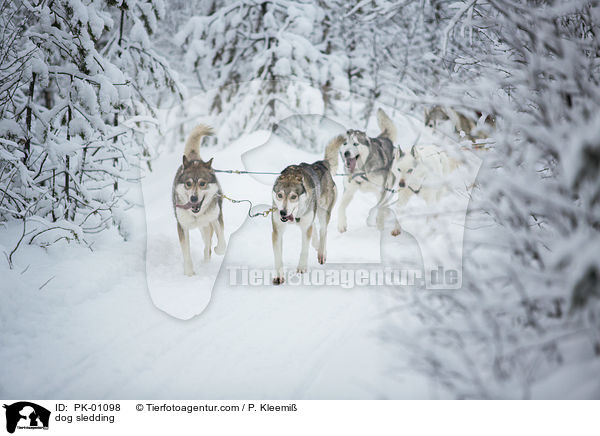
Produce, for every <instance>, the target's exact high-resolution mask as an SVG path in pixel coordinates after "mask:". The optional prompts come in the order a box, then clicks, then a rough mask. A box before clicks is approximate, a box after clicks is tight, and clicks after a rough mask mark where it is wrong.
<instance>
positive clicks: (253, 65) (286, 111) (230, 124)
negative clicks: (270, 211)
mask: <svg viewBox="0 0 600 436" xmlns="http://www.w3.org/2000/svg"><path fill="white" fill-rule="evenodd" d="M202 12H203V13H204V15H196V16H194V17H192V18H190V19H189V20H188V21H187V23H185V24H184V25H183V26H182V27H181V30H180V31H179V32H178V33H177V35H176V36H175V43H176V45H178V46H181V47H182V48H183V53H184V56H185V60H186V66H187V69H188V70H189V71H191V72H193V73H194V74H195V75H196V77H197V80H198V83H199V84H200V86H201V88H202V89H203V90H204V91H212V92H211V102H210V105H209V106H210V113H212V114H215V115H219V120H220V122H219V123H217V124H218V125H219V129H220V135H219V136H220V137H221V138H222V139H224V140H227V139H231V138H234V137H237V136H238V135H239V134H240V133H241V132H243V131H244V130H251V129H256V128H264V127H270V126H272V125H273V123H274V122H275V121H276V120H280V119H282V118H285V117H286V116H289V115H293V114H296V113H320V112H322V111H323V104H324V103H323V97H322V96H321V95H319V92H317V95H316V96H315V95H314V91H313V92H311V91H310V90H309V89H310V88H311V87H312V88H314V89H317V90H320V89H321V88H323V87H324V86H325V84H326V83H327V82H329V83H331V82H333V81H334V80H335V78H336V77H339V76H340V73H342V70H341V69H340V67H339V62H334V61H333V58H334V55H333V54H332V53H330V52H328V50H327V44H326V43H325V39H326V27H327V25H326V24H324V22H327V17H326V14H325V11H324V8H323V7H322V6H321V5H320V4H318V3H309V2H301V1H278V2H270V1H265V2H245V1H242V2H236V3H233V4H228V3H227V2H218V1H213V2H211V3H210V5H209V7H206V5H205V10H203V11H202ZM328 13H329V14H331V13H332V11H328ZM252 81H253V82H252Z"/></svg>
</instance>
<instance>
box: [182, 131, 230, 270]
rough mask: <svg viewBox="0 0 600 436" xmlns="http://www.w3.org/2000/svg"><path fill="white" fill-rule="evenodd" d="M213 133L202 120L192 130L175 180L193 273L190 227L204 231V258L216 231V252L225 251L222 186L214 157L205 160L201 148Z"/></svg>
mask: <svg viewBox="0 0 600 436" xmlns="http://www.w3.org/2000/svg"><path fill="white" fill-rule="evenodd" d="M212 134H213V132H212V129H211V128H210V127H208V126H205V125H202V124H201V125H198V126H196V127H195V128H194V130H192V133H191V134H190V136H189V137H188V139H187V141H186V143H185V151H184V152H183V163H182V165H181V166H180V167H179V168H178V169H177V173H176V174H175V179H174V180H173V189H172V199H173V209H174V211H175V218H176V219H177V233H178V234H179V243H180V244H181V252H182V253H183V272H184V274H185V275H186V276H191V275H194V266H193V264H192V256H191V254H190V230H192V229H194V228H199V229H200V231H201V232H202V239H203V241H204V261H205V262H208V261H209V260H210V255H211V244H212V236H213V232H214V233H216V234H217V246H216V247H215V253H216V254H219V255H222V254H224V253H225V235H224V231H223V227H224V226H223V209H222V203H223V198H222V192H221V186H220V185H219V181H218V180H217V177H216V175H215V171H214V170H213V168H212V159H210V160H209V161H207V162H205V161H203V160H202V159H201V158H200V150H199V149H200V141H201V140H202V137H204V136H207V135H212Z"/></svg>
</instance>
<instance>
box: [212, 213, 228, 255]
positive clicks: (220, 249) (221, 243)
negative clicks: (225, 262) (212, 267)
mask: <svg viewBox="0 0 600 436" xmlns="http://www.w3.org/2000/svg"><path fill="white" fill-rule="evenodd" d="M212 227H213V229H214V231H215V233H216V234H217V246H216V247H215V254H218V255H219V256H222V255H223V254H225V249H226V248H227V244H226V243H225V232H224V228H225V226H224V224H223V213H222V212H221V213H220V214H219V218H218V219H217V220H216V221H214V222H213V223H212Z"/></svg>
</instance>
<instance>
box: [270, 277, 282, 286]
mask: <svg viewBox="0 0 600 436" xmlns="http://www.w3.org/2000/svg"><path fill="white" fill-rule="evenodd" d="M283 282H285V279H284V278H283V277H275V278H274V279H273V284H274V285H281V284H283Z"/></svg>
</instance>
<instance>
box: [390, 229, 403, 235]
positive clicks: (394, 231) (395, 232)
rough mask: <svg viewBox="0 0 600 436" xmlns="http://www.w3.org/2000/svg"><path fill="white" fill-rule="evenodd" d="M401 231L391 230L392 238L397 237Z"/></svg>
mask: <svg viewBox="0 0 600 436" xmlns="http://www.w3.org/2000/svg"><path fill="white" fill-rule="evenodd" d="M401 232H402V231H401V230H400V229H394V230H392V232H391V233H392V236H398V235H399V234H400V233H401Z"/></svg>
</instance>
